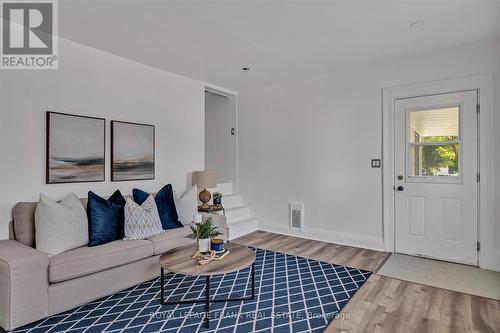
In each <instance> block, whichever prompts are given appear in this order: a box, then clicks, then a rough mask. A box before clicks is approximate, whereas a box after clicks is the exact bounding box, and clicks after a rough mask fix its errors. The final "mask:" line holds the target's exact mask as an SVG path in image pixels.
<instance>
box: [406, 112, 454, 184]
mask: <svg viewBox="0 0 500 333" xmlns="http://www.w3.org/2000/svg"><path fill="white" fill-rule="evenodd" d="M408 118H409V119H408V128H407V130H408V131H407V133H408V150H407V151H408V155H409V156H408V175H409V178H411V177H414V178H417V177H419V178H424V177H425V178H429V177H436V178H437V179H445V178H448V179H459V178H460V169H461V168H460V155H461V144H460V107H459V106H456V107H448V108H442V109H430V110H418V111H409V112H408Z"/></svg>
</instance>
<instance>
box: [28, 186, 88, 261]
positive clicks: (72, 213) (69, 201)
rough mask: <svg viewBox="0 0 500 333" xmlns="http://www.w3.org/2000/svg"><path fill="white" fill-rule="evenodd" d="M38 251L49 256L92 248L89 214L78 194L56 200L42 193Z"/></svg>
mask: <svg viewBox="0 0 500 333" xmlns="http://www.w3.org/2000/svg"><path fill="white" fill-rule="evenodd" d="M35 229H36V249H37V250H39V251H42V252H45V253H47V254H48V255H49V256H53V255H56V254H58V253H62V252H65V251H69V250H72V249H76V248H77V247H81V246H85V245H88V243H89V224H88V219H87V213H86V212H85V209H84V208H83V205H82V203H81V202H80V200H79V199H78V197H77V196H76V194H74V193H70V194H68V195H67V196H66V197H65V198H64V199H63V200H61V201H55V200H52V199H51V198H49V197H47V196H45V195H43V194H40V200H39V201H38V205H37V206H36V212H35Z"/></svg>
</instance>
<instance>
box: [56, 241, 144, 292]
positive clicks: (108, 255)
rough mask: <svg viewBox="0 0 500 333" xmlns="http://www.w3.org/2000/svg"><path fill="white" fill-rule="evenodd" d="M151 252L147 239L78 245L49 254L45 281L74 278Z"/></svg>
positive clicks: (133, 259) (130, 260)
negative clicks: (51, 255)
mask: <svg viewBox="0 0 500 333" xmlns="http://www.w3.org/2000/svg"><path fill="white" fill-rule="evenodd" d="M152 255H153V244H152V242H151V241H149V240H131V241H122V240H118V241H114V242H110V243H107V244H104V245H99V246H93V247H87V246H85V247H80V248H78V249H74V250H71V251H68V252H64V253H61V254H58V255H55V256H53V257H51V258H50V264H49V282H50V283H56V282H61V281H66V280H69V279H74V278H76V277H79V276H84V275H88V274H92V273H96V272H100V271H103V270H106V269H108V268H112V267H117V266H121V265H125V264H128V263H130V262H133V261H137V260H140V259H143V258H146V257H149V256H152Z"/></svg>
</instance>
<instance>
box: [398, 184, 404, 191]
mask: <svg viewBox="0 0 500 333" xmlns="http://www.w3.org/2000/svg"><path fill="white" fill-rule="evenodd" d="M404 189H405V188H404V187H403V186H401V185H399V186H398V187H396V190H398V191H399V192H401V191H403V190H404Z"/></svg>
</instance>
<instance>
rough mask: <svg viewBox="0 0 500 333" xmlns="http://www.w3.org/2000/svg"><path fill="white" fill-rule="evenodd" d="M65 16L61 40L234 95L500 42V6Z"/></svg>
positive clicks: (159, 8) (257, 5)
mask: <svg viewBox="0 0 500 333" xmlns="http://www.w3.org/2000/svg"><path fill="white" fill-rule="evenodd" d="M59 17H60V20H59V27H60V28H59V29H60V35H61V36H62V37H64V38H67V39H70V40H74V41H76V42H79V43H82V44H86V45H89V46H92V47H96V48H99V49H102V50H105V51H108V52H111V53H114V54H117V55H120V56H123V57H126V58H129V59H132V60H136V61H138V62H141V63H144V64H148V65H151V66H154V67H158V68H161V69H165V70H168V71H171V72H174V73H178V74H181V75H185V76H188V77H191V78H195V79H199V80H203V81H206V82H210V83H214V84H218V85H221V86H224V87H227V88H232V89H235V90H241V89H245V88H248V87H252V86H256V85H262V84H268V83H274V82H279V81H284V80H290V79H294V78H298V77H304V76H309V75H314V74H319V73H323V72H327V71H332V70H336V69H339V68H344V67H348V66H352V65H356V64H360V63H365V62H372V61H377V60H381V59H384V58H389V57H397V56H403V55H407V54H415V53H421V52H425V51H428V50H434V49H439V48H447V47H452V46H457V45H461V44H466V43H470V42H474V41H478V40H482V39H488V38H495V37H497V36H499V35H500V1H499V0H495V1H493V0H492V1H481V0H469V1H461V0H434V1H430V0H418V1H416V0H413V1H405V0H399V1H397V0H393V1H387V0H386V1H382V0H371V1H357V0H351V1H345V0H344V1H311V0H310V1H256V0H254V1H236V0H235V1H211V0H199V1H187V0H184V1H166V0H163V1H160V0H156V1H153V0H136V1H131V0H125V1H124V0H62V1H60V2H59ZM417 20H424V21H425V25H424V26H423V27H420V28H417V29H412V28H411V27H410V24H411V22H414V21H417ZM244 66H250V67H251V68H252V69H251V71H249V72H243V71H241V67H244Z"/></svg>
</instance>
